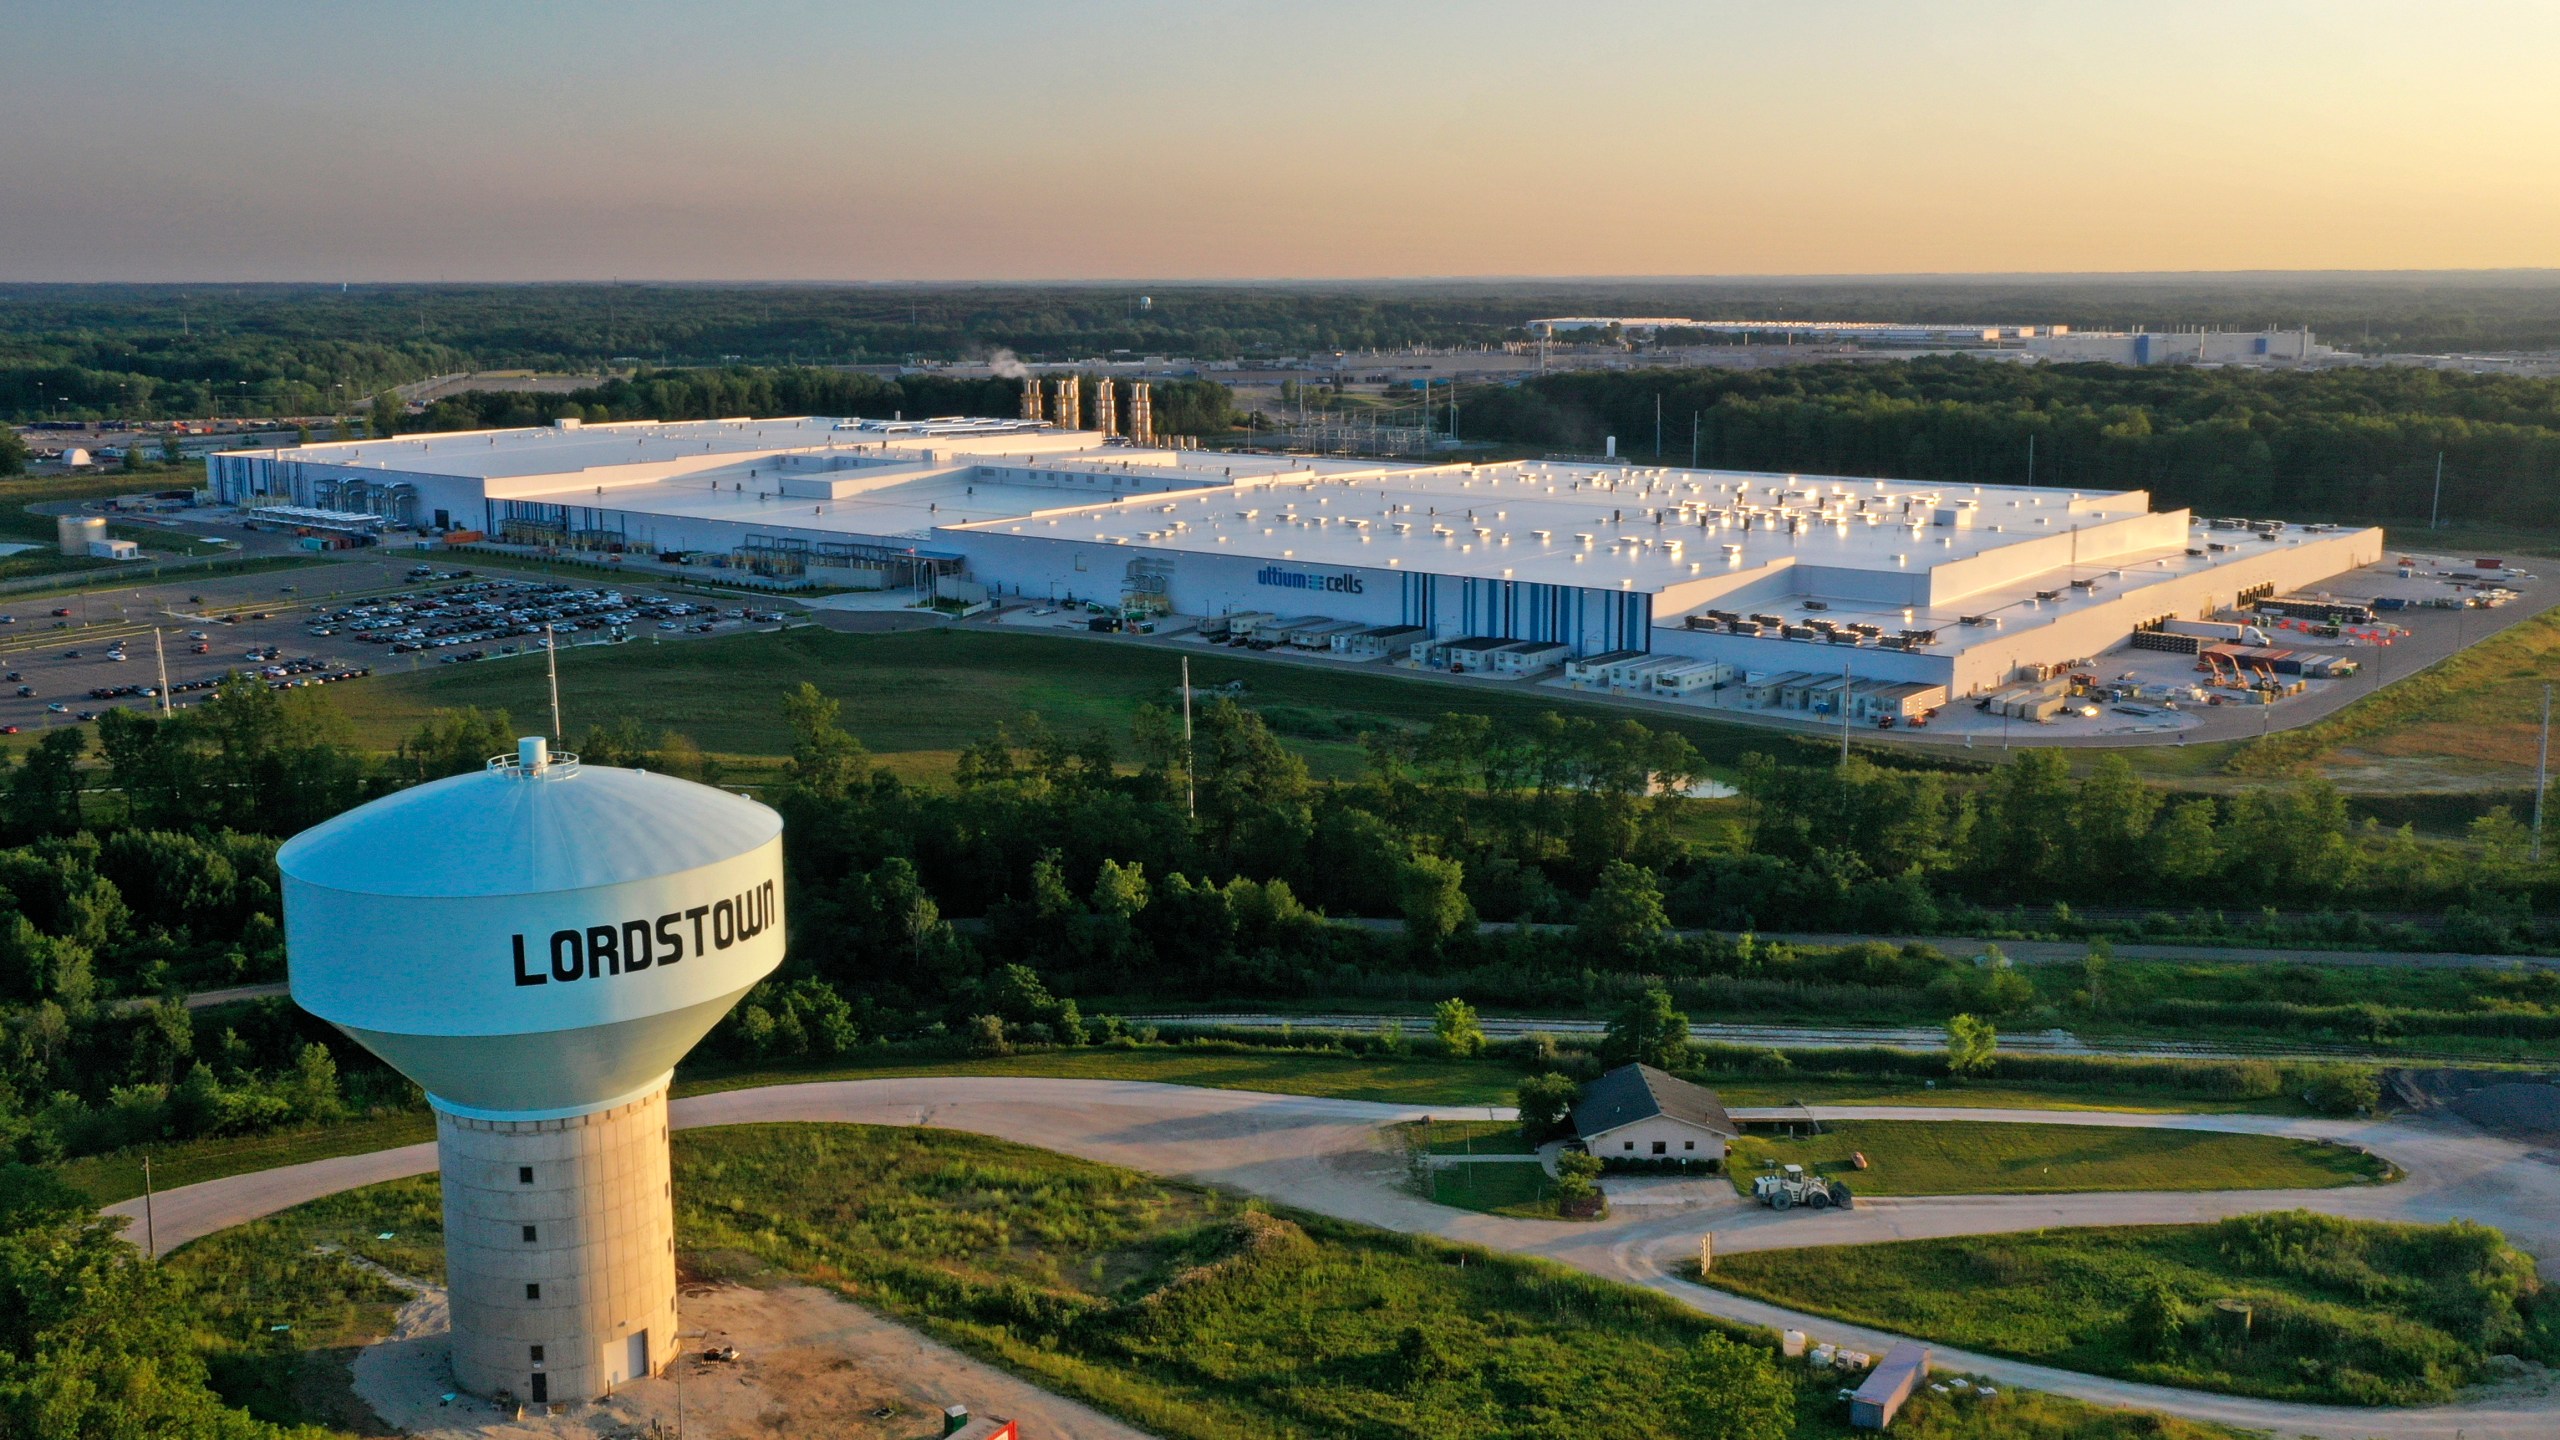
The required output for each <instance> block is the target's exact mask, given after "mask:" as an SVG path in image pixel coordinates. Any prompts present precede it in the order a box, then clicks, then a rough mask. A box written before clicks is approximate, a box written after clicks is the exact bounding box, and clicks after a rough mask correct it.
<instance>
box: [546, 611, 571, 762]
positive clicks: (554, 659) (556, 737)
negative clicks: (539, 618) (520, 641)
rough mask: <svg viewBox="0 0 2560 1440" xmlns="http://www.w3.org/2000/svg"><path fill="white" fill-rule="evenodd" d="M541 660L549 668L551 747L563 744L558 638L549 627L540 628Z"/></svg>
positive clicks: (554, 747)
mask: <svg viewBox="0 0 2560 1440" xmlns="http://www.w3.org/2000/svg"><path fill="white" fill-rule="evenodd" d="M542 658H543V659H544V660H545V661H547V662H548V663H549V664H550V666H551V746H552V748H553V749H555V750H556V749H558V748H560V746H561V745H562V744H563V743H565V742H563V741H562V740H561V738H560V637H559V636H557V635H555V634H553V633H552V629H551V627H550V626H548V625H545V626H543V627H542Z"/></svg>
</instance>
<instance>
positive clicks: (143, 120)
mask: <svg viewBox="0 0 2560 1440" xmlns="http://www.w3.org/2000/svg"><path fill="white" fill-rule="evenodd" d="M0 46H5V48H6V50H7V52H8V53H9V55H10V56H11V64H10V66H9V70H10V76H9V80H8V83H7V84H6V85H4V86H0V137H5V138H0V280H11V281H32V280H220V279H293V280H342V279H344V280H439V279H444V280H475V279H489V280H511V279H583V278H599V279H600V278H607V277H613V276H620V277H623V278H626V279H628V278H659V279H705V280H710V279H821V280H823V279H882V280H893V279H914V280H941V279H968V278H986V279H1083V278H1123V277H1128V278H1162V279H1182V278H1210V277H1338V276H1418V275H1709V274H1714V275H1739V274H1814V273H1827V274H1838V273H1882V272H1923V271H1926V272H1945V271H2093V270H2218V269H2244V268H2245V269H2333V268H2347V269H2384V268H2464V267H2502V266H2550V265H2554V264H2560V68H2556V67H2560V5H2553V4H2550V3H2547V0H2544V3H2512V4H2510V3H2471V0H2464V3H2452V4H2423V5H2422V4H2412V3H2400V4H2367V3H2344V0H2325V3H2298V4H2253V3H2245V0H2215V3H2181V0H2147V3H2139V4H2131V3H2123V4H2120V3H2100V0H2049V3H2001V0H1981V3H1966V4H1930V3H1855V0H1838V3H1820V0H1791V3H1785V4H1779V3H1768V4H1718V3H1707V0H1685V3H1634V0H1630V3H1609V0H1583V3H1575V4H1558V3H1536V4H1532V3H1509V0H1466V3H1447V4H1438V3H1378V0H1364V3H1358V4H1334V3H1322V0H1294V3H1287V4H1245V3H1237V4H1218V3H1212V0H1191V3H1169V4H1154V3H1117V0H1053V3H1047V4H1037V5H1034V4H994V3H955V0H936V3H932V4H914V5H894V6H893V5H885V4H874V5H862V4H845V3H809V4H778V3H774V4H751V3H742V4H710V3H702V4H690V5H682V4H656V3H639V0H633V3H621V4H615V5H601V4H579V3H566V0H561V3H545V4H536V5H527V4H522V3H514V4H480V3H456V0H437V3H430V4H405V5H394V4H390V3H383V0H347V3H335V4H319V3H289V0H233V3H228V4H214V3H203V4H179V3H122V4H119V3H115V0H98V3H81V4H59V3H50V0H45V3H37V0H0Z"/></svg>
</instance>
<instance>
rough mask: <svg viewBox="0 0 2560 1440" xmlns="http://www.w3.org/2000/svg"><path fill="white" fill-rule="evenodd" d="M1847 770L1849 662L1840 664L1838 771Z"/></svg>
mask: <svg viewBox="0 0 2560 1440" xmlns="http://www.w3.org/2000/svg"><path fill="white" fill-rule="evenodd" d="M1848 768H1849V662H1848V661H1846V660H1843V661H1841V662H1840V769H1841V771H1842V772H1843V773H1846V772H1847V770H1848Z"/></svg>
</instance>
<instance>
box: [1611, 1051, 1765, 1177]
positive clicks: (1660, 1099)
mask: <svg viewBox="0 0 2560 1440" xmlns="http://www.w3.org/2000/svg"><path fill="white" fill-rule="evenodd" d="M1573 1128H1574V1133H1575V1134H1576V1135H1578V1136H1580V1137H1581V1139H1582V1148H1583V1149H1585V1150H1588V1151H1589V1152H1591V1153H1592V1154H1593V1155H1596V1156H1598V1157H1599V1158H1601V1159H1603V1160H1692V1161H1698V1160H1717V1161H1721V1160H1722V1159H1724V1154H1725V1146H1726V1145H1727V1144H1728V1143H1729V1142H1731V1141H1732V1140H1734V1139H1735V1138H1736V1137H1738V1136H1740V1135H1741V1133H1742V1132H1741V1130H1739V1129H1738V1128H1736V1127H1735V1125H1734V1123H1733V1117H1732V1116H1730V1115H1727V1114H1726V1113H1725V1109H1724V1102H1723V1101H1721V1100H1719V1099H1717V1098H1716V1092H1714V1091H1713V1090H1709V1089H1707V1088H1706V1087H1705V1086H1703V1085H1692V1084H1690V1083H1689V1082H1688V1081H1686V1080H1682V1079H1678V1078H1676V1077H1674V1076H1672V1075H1669V1074H1666V1073H1664V1072H1663V1071H1660V1070H1656V1069H1655V1068H1653V1067H1652V1066H1650V1065H1621V1066H1619V1067H1618V1068H1617V1069H1615V1070H1612V1071H1610V1072H1609V1073H1607V1074H1605V1075H1603V1076H1601V1077H1600V1078H1599V1079H1597V1080H1594V1081H1592V1082H1591V1083H1590V1084H1588V1085H1585V1086H1583V1087H1582V1098H1580V1099H1579V1100H1576V1101H1575V1102H1574V1105H1573Z"/></svg>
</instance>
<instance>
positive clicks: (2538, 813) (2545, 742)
mask: <svg viewBox="0 0 2560 1440" xmlns="http://www.w3.org/2000/svg"><path fill="white" fill-rule="evenodd" d="M2550 788H2551V687H2550V686H2548V685H2545V686H2543V687H2542V758H2541V759H2539V760H2536V761H2535V762H2534V766H2533V863H2534V864H2536V865H2539V864H2541V863H2542V797H2543V794H2544V792H2546V791H2548V790H2549V789H2550Z"/></svg>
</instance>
